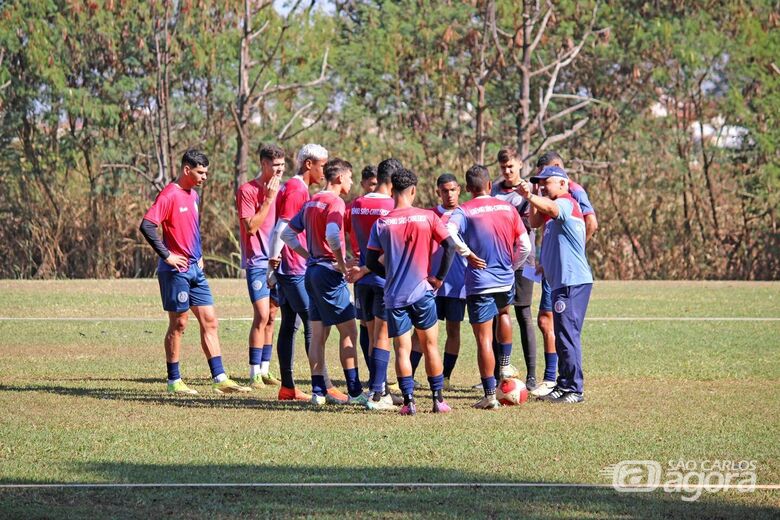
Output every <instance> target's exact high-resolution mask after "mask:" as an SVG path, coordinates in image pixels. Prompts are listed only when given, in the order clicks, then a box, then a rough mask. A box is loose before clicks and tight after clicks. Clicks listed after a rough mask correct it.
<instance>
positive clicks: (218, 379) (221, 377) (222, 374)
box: [213, 372, 227, 383]
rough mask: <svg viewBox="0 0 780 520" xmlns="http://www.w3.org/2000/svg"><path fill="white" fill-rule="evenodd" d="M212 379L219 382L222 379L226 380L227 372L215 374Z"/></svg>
mask: <svg viewBox="0 0 780 520" xmlns="http://www.w3.org/2000/svg"><path fill="white" fill-rule="evenodd" d="M213 379H214V382H215V383H221V382H222V381H227V374H225V373H224V372H222V373H221V374H217V375H216V376H215V377H214V378H213Z"/></svg>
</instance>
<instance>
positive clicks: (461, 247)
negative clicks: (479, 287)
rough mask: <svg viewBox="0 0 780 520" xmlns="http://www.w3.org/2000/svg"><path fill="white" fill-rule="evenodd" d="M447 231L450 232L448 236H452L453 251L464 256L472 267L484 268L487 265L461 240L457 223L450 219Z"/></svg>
mask: <svg viewBox="0 0 780 520" xmlns="http://www.w3.org/2000/svg"><path fill="white" fill-rule="evenodd" d="M447 231H449V232H450V238H452V241H453V243H454V244H455V251H456V252H457V253H458V254H459V255H460V256H462V257H463V258H465V259H466V260H467V261H468V263H469V265H470V266H471V267H473V268H474V269H484V268H485V267H487V262H485V261H484V260H483V259H481V258H480V257H478V256H477V255H476V254H474V252H473V251H472V250H471V249H469V246H468V245H466V242H464V241H463V238H461V236H460V229H459V227H458V224H457V223H455V222H453V221H452V219H450V221H449V222H447Z"/></svg>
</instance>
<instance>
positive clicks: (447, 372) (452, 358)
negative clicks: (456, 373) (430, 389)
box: [444, 352, 458, 377]
mask: <svg viewBox="0 0 780 520" xmlns="http://www.w3.org/2000/svg"><path fill="white" fill-rule="evenodd" d="M456 361H458V355H457V354H449V353H447V352H445V353H444V377H450V376H451V375H452V370H453V369H454V368H455V362H456Z"/></svg>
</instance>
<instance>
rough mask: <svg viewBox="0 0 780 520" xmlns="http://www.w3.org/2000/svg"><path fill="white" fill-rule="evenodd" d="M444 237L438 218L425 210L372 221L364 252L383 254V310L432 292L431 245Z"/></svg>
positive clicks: (395, 213)
mask: <svg viewBox="0 0 780 520" xmlns="http://www.w3.org/2000/svg"><path fill="white" fill-rule="evenodd" d="M448 236H449V233H448V232H447V228H446V227H444V224H442V222H441V220H440V219H439V217H437V216H436V215H435V214H434V213H433V212H432V211H428V210H425V209H420V208H414V207H411V208H403V209H394V210H392V211H391V212H390V213H389V214H388V215H387V216H385V217H381V218H380V219H379V220H377V221H376V223H375V224H374V227H373V228H371V238H370V239H369V241H368V249H372V250H375V251H379V252H380V253H384V255H385V271H386V278H385V307H387V308H388V309H398V308H400V307H406V306H407V305H411V304H413V303H415V302H416V301H417V300H419V299H420V298H422V297H423V296H424V295H425V293H426V292H427V291H432V290H433V287H431V284H429V283H428V273H429V272H430V262H431V256H432V253H433V251H432V249H433V247H432V246H433V242H436V243H440V242H442V241H444V240H445V239H446V238H447V237H448Z"/></svg>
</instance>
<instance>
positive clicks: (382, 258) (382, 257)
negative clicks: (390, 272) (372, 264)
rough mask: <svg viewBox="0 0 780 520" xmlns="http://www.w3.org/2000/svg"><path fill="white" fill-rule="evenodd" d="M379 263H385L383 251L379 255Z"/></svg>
mask: <svg viewBox="0 0 780 520" xmlns="http://www.w3.org/2000/svg"><path fill="white" fill-rule="evenodd" d="M379 263H380V264H382V265H385V255H384V253H382V254H381V255H379Z"/></svg>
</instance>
